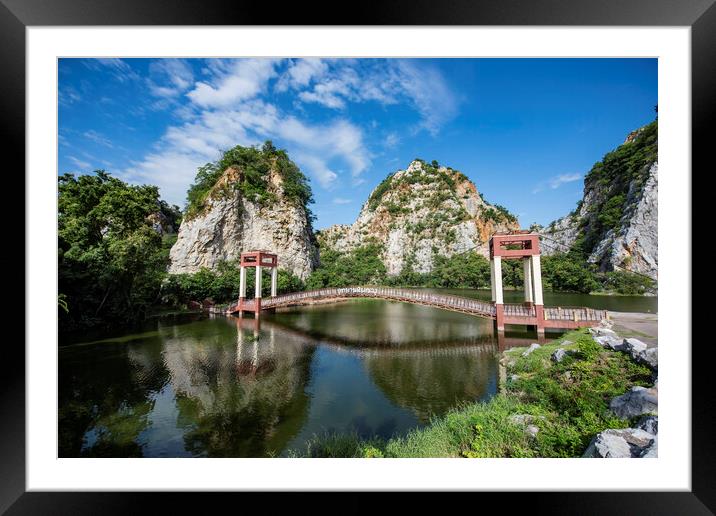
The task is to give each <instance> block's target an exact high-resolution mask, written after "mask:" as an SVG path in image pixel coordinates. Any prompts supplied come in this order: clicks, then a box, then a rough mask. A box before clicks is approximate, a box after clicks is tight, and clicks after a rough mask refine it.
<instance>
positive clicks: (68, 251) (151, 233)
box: [58, 170, 168, 330]
mask: <svg viewBox="0 0 716 516" xmlns="http://www.w3.org/2000/svg"><path fill="white" fill-rule="evenodd" d="M58 181H59V197H58V207H59V209H58V267H59V270H58V279H59V290H60V292H62V294H63V296H64V297H63V300H64V301H65V302H66V310H63V311H62V312H60V328H61V329H62V330H67V329H72V328H78V327H86V326H93V325H97V324H108V323H116V322H130V321H135V320H137V319H140V318H142V317H143V316H144V314H145V313H146V311H147V309H148V308H149V307H150V306H151V305H152V304H153V303H154V302H155V301H156V300H157V295H158V293H159V287H160V285H161V281H162V278H163V276H164V271H165V269H166V266H167V259H168V256H167V252H166V250H165V249H163V248H162V238H161V235H160V233H159V232H157V231H156V230H155V229H154V228H153V227H152V222H151V216H152V215H156V214H157V213H160V212H161V211H162V205H161V203H160V200H159V192H158V189H157V187H155V186H147V185H142V186H130V185H127V184H126V183H124V182H122V181H120V180H119V179H117V178H114V177H112V176H111V175H110V174H108V173H107V172H105V171H103V170H98V171H96V172H95V173H94V174H93V175H81V176H79V177H75V176H74V175H73V174H64V175H63V176H60V177H59V178H58Z"/></svg>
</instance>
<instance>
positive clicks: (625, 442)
mask: <svg viewBox="0 0 716 516" xmlns="http://www.w3.org/2000/svg"><path fill="white" fill-rule="evenodd" d="M655 440H656V437H655V436H654V435H652V434H650V433H648V432H646V431H644V430H642V429H640V428H623V429H609V430H605V431H604V432H601V433H599V434H597V435H596V436H595V437H594V439H592V442H591V443H589V446H588V447H587V449H586V451H585V452H584V455H583V457H589V458H614V459H620V458H635V457H642V456H643V454H644V453H646V451H647V450H648V449H649V448H650V447H651V446H652V445H653V444H654V441H655Z"/></svg>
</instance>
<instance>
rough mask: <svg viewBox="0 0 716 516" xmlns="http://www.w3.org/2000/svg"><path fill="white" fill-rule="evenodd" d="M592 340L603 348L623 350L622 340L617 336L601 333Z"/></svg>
mask: <svg viewBox="0 0 716 516" xmlns="http://www.w3.org/2000/svg"><path fill="white" fill-rule="evenodd" d="M594 341H595V342H596V343H597V344H599V345H600V346H602V347H603V348H606V349H611V350H612V351H623V350H624V341H623V340H622V339H620V338H618V337H612V336H611V335H602V336H599V337H594Z"/></svg>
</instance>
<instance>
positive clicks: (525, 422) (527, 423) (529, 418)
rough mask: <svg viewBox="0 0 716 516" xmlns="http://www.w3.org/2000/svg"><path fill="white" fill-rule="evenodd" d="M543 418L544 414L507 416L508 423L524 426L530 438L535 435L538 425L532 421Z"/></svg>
mask: <svg viewBox="0 0 716 516" xmlns="http://www.w3.org/2000/svg"><path fill="white" fill-rule="evenodd" d="M538 420H544V416H533V415H532V414H513V415H511V416H510V417H509V421H510V423H513V424H515V425H519V426H522V427H524V429H525V433H526V434H527V435H529V436H530V437H532V438H535V437H536V436H537V433H538V432H539V427H538V426H537V425H535V424H534V423H535V422H536V421H538Z"/></svg>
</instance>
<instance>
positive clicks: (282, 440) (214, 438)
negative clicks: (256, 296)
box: [59, 300, 534, 457]
mask: <svg viewBox="0 0 716 516" xmlns="http://www.w3.org/2000/svg"><path fill="white" fill-rule="evenodd" d="M145 330H146V329H145ZM532 341H534V338H530V336H529V335H520V334H513V335H511V334H509V333H508V334H506V335H505V336H504V337H503V338H502V340H501V341H500V340H498V339H496V338H495V337H494V336H493V333H492V323H491V321H488V320H483V319H479V318H476V317H472V316H469V315H465V314H459V313H453V312H446V311H441V310H436V309H432V308H428V307H419V306H413V305H404V304H400V303H390V302H385V301H376V300H356V301H352V302H348V303H343V304H340V305H333V306H328V305H326V306H316V307H306V308H301V309H293V310H284V311H281V312H278V313H275V314H266V315H264V316H262V317H261V318H260V319H254V318H253V317H251V316H249V317H244V318H233V317H232V318H226V317H223V316H219V317H215V318H214V317H211V318H206V317H205V318H201V319H196V320H190V321H188V322H180V321H177V320H169V321H164V322H162V321H158V322H156V324H155V327H154V328H153V329H151V331H142V332H141V333H139V334H135V335H123V336H120V337H118V338H112V339H104V340H101V341H97V342H93V343H88V344H81V345H70V346H66V347H62V348H60V350H59V356H60V371H59V372H60V385H59V387H60V390H59V407H60V408H59V418H60V423H59V432H60V444H59V455H60V456H63V457H64V456H108V457H128V456H147V457H181V456H208V457H263V456H271V455H280V454H285V452H286V450H287V449H290V448H300V447H302V446H304V444H305V442H306V440H307V439H309V438H310V437H311V436H312V435H313V434H314V433H318V432H322V431H339V432H345V431H355V432H358V433H359V434H361V435H364V436H370V435H381V436H384V437H389V436H390V435H393V434H394V433H404V432H407V431H408V430H409V429H411V428H414V427H415V426H420V425H422V424H425V423H427V422H428V421H429V419H430V417H431V416H432V415H440V414H442V413H444V412H445V411H446V410H448V409H449V408H450V407H452V406H454V405H455V404H456V403H460V402H462V401H472V400H479V399H487V398H489V397H490V396H492V395H493V394H494V393H495V392H496V391H497V378H498V370H497V352H498V351H499V349H500V348H502V347H504V346H511V345H526V344H529V343H530V342H532Z"/></svg>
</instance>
